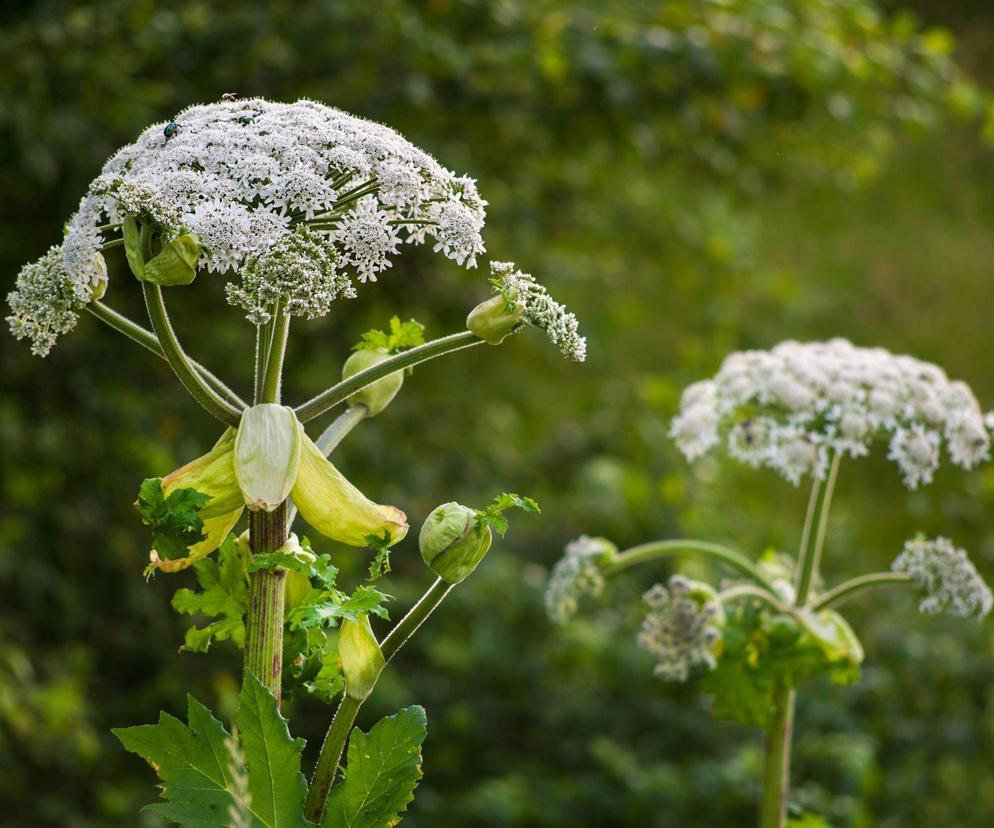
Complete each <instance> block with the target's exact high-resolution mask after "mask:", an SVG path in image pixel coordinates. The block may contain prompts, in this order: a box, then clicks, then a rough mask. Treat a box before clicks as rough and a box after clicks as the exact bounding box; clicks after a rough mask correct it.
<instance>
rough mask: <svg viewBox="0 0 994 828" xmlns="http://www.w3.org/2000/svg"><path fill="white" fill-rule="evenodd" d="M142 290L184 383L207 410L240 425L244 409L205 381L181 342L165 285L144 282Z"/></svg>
mask: <svg viewBox="0 0 994 828" xmlns="http://www.w3.org/2000/svg"><path fill="white" fill-rule="evenodd" d="M142 291H143V292H144V294H145V305H146V307H147V308H148V316H149V319H150V320H151V321H152V329H153V330H154V331H155V335H156V336H157V337H158V339H159V345H160V346H161V348H162V354H163V356H164V357H165V358H166V361H167V362H168V363H169V365H170V366H171V367H172V369H173V371H174V372H175V373H176V376H177V377H179V381H180V382H181V383H182V384H183V387H184V388H186V390H187V391H189V392H190V396H192V397H193V398H194V399H195V400H196V401H197V402H198V403H200V404H201V405H202V406H203V407H204V409H205V410H206V411H207V412H208V413H210V414H213V415H214V416H215V417H217V418H218V419H219V420H220V421H221V422H222V423H224V424H225V425H229V426H233V427H237V426H238V423H239V420H240V418H241V412H240V411H239V410H238V409H237V408H235V407H234V406H232V405H231V403H229V402H228V401H227V400H225V399H224V398H223V397H221V396H220V395H219V394H218V393H217V392H216V391H214V389H212V388H211V387H210V386H209V385H207V384H206V383H205V382H204V380H203V379H202V378H201V376H200V374H198V373H197V372H196V370H195V369H194V367H193V365H192V364H191V362H190V358H189V357H188V356H187V355H186V353H185V352H184V351H183V348H182V346H181V345H180V344H179V340H178V339H177V338H176V332H175V331H174V330H173V326H172V323H171V322H170V321H169V316H168V314H167V313H166V305H165V301H164V300H163V297H162V288H160V287H159V286H158V285H153V284H151V283H149V282H142Z"/></svg>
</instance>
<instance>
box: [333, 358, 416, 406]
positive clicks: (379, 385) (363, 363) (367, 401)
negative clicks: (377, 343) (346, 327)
mask: <svg viewBox="0 0 994 828" xmlns="http://www.w3.org/2000/svg"><path fill="white" fill-rule="evenodd" d="M387 359H390V355H389V354H387V353H384V352H383V351H370V350H362V351H356V352H355V353H353V354H352V356H350V357H349V358H348V359H347V360H345V365H343V366H342V379H348V378H349V377H351V376H354V375H355V374H358V373H359V372H360V371H365V370H366V369H367V368H372V367H373V366H374V365H379V364H380V363H381V362H383V361H384V360H387ZM403 384H404V372H403V371H394V373H392V374H387V375H386V376H385V377H383V379H378V380H377V381H376V382H374V383H372V384H371V385H367V386H366V387H365V388H363V389H362V390H361V391H356V393H355V394H353V395H352V396H351V397H349V405H358V404H360V403H362V404H363V405H364V406H366V408H368V409H369V416H370V417H375V416H376V415H377V414H379V413H380V412H381V411H382V410H383V409H384V408H386V407H387V406H388V405H390V402H391V400H393V398H394V397H396V396H397V392H398V391H400V387H401V386H402V385H403Z"/></svg>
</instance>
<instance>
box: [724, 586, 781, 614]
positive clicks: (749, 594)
mask: <svg viewBox="0 0 994 828" xmlns="http://www.w3.org/2000/svg"><path fill="white" fill-rule="evenodd" d="M738 598H759V599H760V600H761V601H765V602H766V603H767V604H769V605H770V606H771V607H773V609H775V610H776V611H777V612H783V613H793V612H794V608H793V607H788V606H787V605H786V604H784V603H783V602H781V601H780V600H779V599H778V598H777V597H776V595H774V594H773V593H772V592H770V591H769V590H766V589H763V588H762V587H758V586H753V585H752V584H736V585H735V586H733V587H729V588H728V589H725V590H722V591H721V592H719V593H718V600H719V601H721V602H723V603H724V602H725V601H734V600H736V599H738Z"/></svg>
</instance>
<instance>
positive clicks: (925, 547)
mask: <svg viewBox="0 0 994 828" xmlns="http://www.w3.org/2000/svg"><path fill="white" fill-rule="evenodd" d="M891 568H892V569H893V570H894V571H895V572H904V573H906V574H907V575H909V576H910V577H911V580H912V581H914V583H915V586H917V587H918V588H919V589H920V590H922V591H923V592H924V593H925V597H924V598H922V600H921V603H919V605H918V608H919V609H920V610H921V611H922V612H924V613H928V614H930V615H935V614H938V613H943V612H945V613H949V614H950V615H956V616H960V617H963V618H971V617H973V618H983V617H984V616H986V615H987V614H988V613H989V612H990V611H991V607H992V606H994V596H992V594H991V590H990V587H989V586H987V584H986V583H985V582H984V579H983V578H982V577H981V575H980V573H979V572H977V568H976V567H975V566H974V565H973V563H972V562H971V561H970V559H969V557H968V556H967V554H966V551H965V550H963V549H960V548H958V547H956V546H954V545H953V543H952V541H950V540H949V539H948V538H935V539H934V540H926V539H924V538H918V539H915V540H910V541H908V542H907V543H905V545H904V550H903V551H902V552H901V554H900V555H898V556H897V558H896V559H895V560H894V563H893V564H892V566H891Z"/></svg>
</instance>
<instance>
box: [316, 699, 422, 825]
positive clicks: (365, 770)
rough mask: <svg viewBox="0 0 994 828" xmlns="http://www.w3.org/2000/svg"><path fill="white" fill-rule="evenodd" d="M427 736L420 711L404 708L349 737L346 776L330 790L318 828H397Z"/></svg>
mask: <svg viewBox="0 0 994 828" xmlns="http://www.w3.org/2000/svg"><path fill="white" fill-rule="evenodd" d="M427 732H428V726H427V718H426V716H425V711H424V708H423V707H417V706H415V707H405V708H404V709H403V710H401V711H400V712H399V713H396V714H395V715H393V716H388V717H387V718H385V719H381V720H380V721H379V722H377V723H376V724H375V725H374V726H373V729H372V730H370V731H369V733H368V734H366V733H363V732H362V731H361V730H359V729H358V728H356V729H355V730H353V731H352V735H351V737H350V739H349V752H348V765H347V767H346V768H345V776H344V779H342V781H341V782H339V783H338V785H336V786H335V787H334V788H332V790H331V796H329V797H328V806H327V808H326V809H325V812H324V819H323V821H322V822H321V826H322V828H386V826H393V825H396V824H397V823H398V822H400V820H401V819H402V817H401V814H402V813H403V812H404V811H406V810H407V805H408V803H409V802H410V801H411V800H412V799H414V789H415V788H416V787H417V785H418V782H419V781H420V780H421V776H422V773H421V745H422V743H423V742H424V740H425V736H426V735H427Z"/></svg>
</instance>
